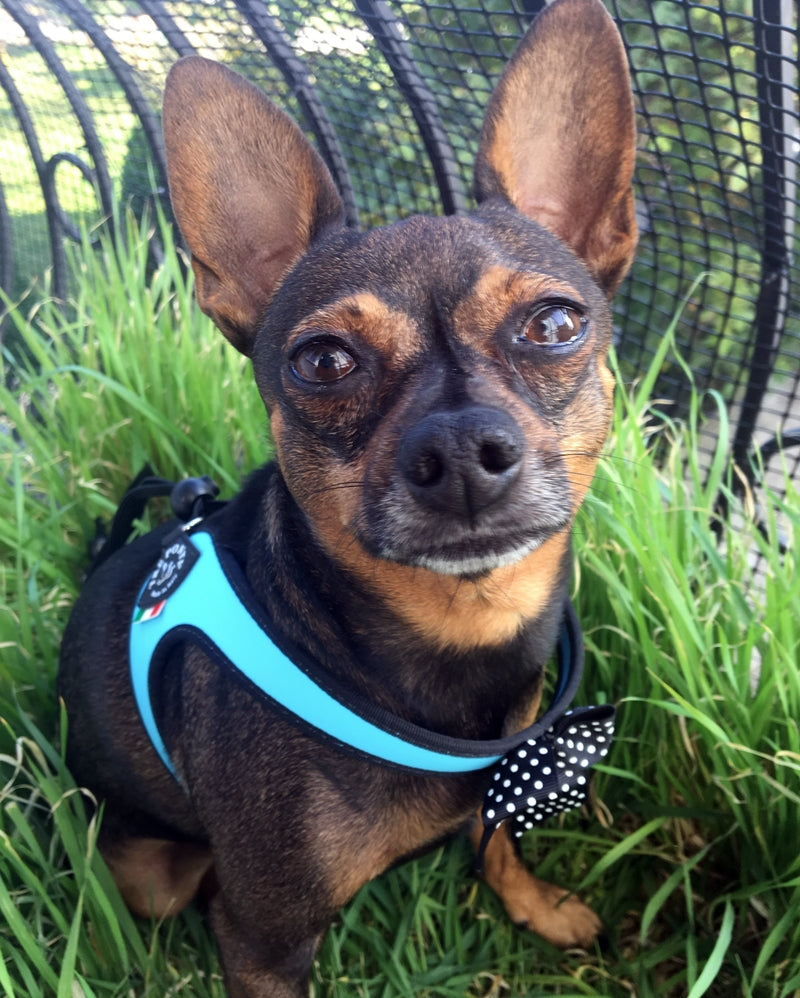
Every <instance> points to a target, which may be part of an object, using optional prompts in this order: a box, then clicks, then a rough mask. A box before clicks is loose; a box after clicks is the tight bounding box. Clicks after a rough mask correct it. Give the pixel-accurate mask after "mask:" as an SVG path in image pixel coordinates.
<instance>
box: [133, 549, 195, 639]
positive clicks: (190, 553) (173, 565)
mask: <svg viewBox="0 0 800 998" xmlns="http://www.w3.org/2000/svg"><path fill="white" fill-rule="evenodd" d="M199 557H200V552H199V551H198V550H197V548H196V547H195V546H194V544H192V542H191V541H190V540H189V538H188V537H187V536H186V534H185V533H183V531H181V530H178V531H176V532H175V533H173V534H170V535H169V536H168V537H167V538H166V540H165V541H164V546H163V548H162V549H161V557H160V558H159V559H158V564H157V565H156V567H155V568H154V569H153V571H152V572H151V573H150V577H149V579H148V580H147V582H146V583H145V585H144V589H143V590H142V593H141V596H140V597H139V599H138V601H137V603H136V605H137V606H138V607H139V608H140V609H142V610H154V609H155V608H158V610H157V612H155V613H152V614H150V615H149V616H144V615H143V616H142V619H144V620H149V619H152V618H153V617H155V616H158V613H159V612H160V611H161V609H162V607H161V606H160V605H159V604H163V603H164V602H165V601H166V600H167V598H168V597H169V596H171V595H172V593H174V592H175V590H176V589H177V588H178V586H179V585H180V584H181V583H182V582H183V580H184V579H185V578H186V576H187V575H188V574H189V572H190V571H191V569H192V566H193V565H194V563H195V562H196V561H197V559H198V558H199Z"/></svg>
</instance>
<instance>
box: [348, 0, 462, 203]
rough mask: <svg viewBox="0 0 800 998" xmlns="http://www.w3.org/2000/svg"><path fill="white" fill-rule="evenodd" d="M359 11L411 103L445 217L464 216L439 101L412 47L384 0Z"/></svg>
mask: <svg viewBox="0 0 800 998" xmlns="http://www.w3.org/2000/svg"><path fill="white" fill-rule="evenodd" d="M356 10H357V11H358V13H359V14H360V15H361V17H362V18H363V20H364V23H365V24H366V26H367V27H368V28H369V30H370V32H371V34H372V37H373V38H374V39H375V42H376V44H377V46H378V48H379V49H380V50H381V52H382V53H383V56H384V58H385V59H386V61H387V63H388V64H389V68H390V69H391V71H392V75H393V76H394V78H395V80H396V81H397V85H398V87H399V88H400V92H401V93H402V95H403V97H405V99H406V100H407V101H408V106H409V107H410V108H411V112H412V114H413V115H414V121H416V123H417V128H419V131H420V135H421V136H422V141H423V143H424V145H425V149H426V151H427V153H428V157H429V159H430V161H431V165H432V166H433V173H434V176H435V177H436V184H437V186H438V188H439V194H440V196H441V199H442V208H443V209H444V212H445V214H447V215H459V214H463V213H464V212H465V211H466V210H467V204H466V200H465V197H464V191H463V187H462V184H461V176H460V173H459V169H458V160H457V159H456V157H455V153H454V152H453V147H452V146H451V145H450V140H449V139H448V137H447V133H446V131H445V128H444V125H443V124H442V118H441V115H440V114H439V107H438V105H437V103H436V98H435V97H434V96H433V93H432V92H431V89H430V87H429V86H428V84H427V83H426V82H425V80H424V79H423V77H422V75H421V74H420V72H419V71H418V70H417V67H416V65H415V64H414V57H413V56H412V54H411V48H410V46H409V44H408V42H407V41H406V39H405V38H404V37H403V35H402V33H401V32H400V29H399V27H398V20H397V18H396V17H395V15H394V14H393V13H392V12H391V10H390V9H389V7H388V6H387V4H386V3H384V0H356Z"/></svg>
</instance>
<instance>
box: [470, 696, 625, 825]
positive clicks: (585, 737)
mask: <svg viewBox="0 0 800 998" xmlns="http://www.w3.org/2000/svg"><path fill="white" fill-rule="evenodd" d="M613 735H614V708H613V707H612V706H610V705H605V706H602V707H579V708H576V709H575V710H568V711H567V712H566V713H565V714H564V715H563V716H562V717H560V718H559V719H558V720H557V721H555V723H554V724H553V725H552V726H551V727H550V728H548V729H547V731H545V733H544V734H543V735H540V736H539V737H538V738H535V739H529V740H528V741H526V742H524V743H523V744H522V745H521V746H520V747H519V748H517V749H515V750H514V751H512V752H509V753H508V755H506V756H504V757H503V759H502V760H501V762H500V764H499V765H498V767H497V769H496V770H495V771H494V773H493V775H492V781H491V784H490V786H489V789H488V791H487V793H486V797H485V799H484V803H483V814H482V816H483V824H484V826H485V827H486V829H487V830H488V829H494V828H497V826H498V825H500V824H502V823H503V822H504V821H509V820H510V821H513V826H512V835H513V837H515V838H520V837H521V836H522V835H523V834H524V832H525V831H527V830H528V829H531V828H535V827H536V826H537V825H539V824H540V823H541V822H542V821H544V820H545V819H546V818H549V817H551V816H552V815H554V814H558V813H559V812H561V811H569V810H570V809H571V808H573V807H578V806H579V805H580V804H581V803H582V802H583V801H584V800H585V799H586V795H587V793H588V789H589V772H588V770H589V767H590V766H592V764H593V763H595V762H598V761H599V760H600V759H602V758H603V756H605V755H606V754H607V753H608V749H609V746H610V745H611V739H612V737H613Z"/></svg>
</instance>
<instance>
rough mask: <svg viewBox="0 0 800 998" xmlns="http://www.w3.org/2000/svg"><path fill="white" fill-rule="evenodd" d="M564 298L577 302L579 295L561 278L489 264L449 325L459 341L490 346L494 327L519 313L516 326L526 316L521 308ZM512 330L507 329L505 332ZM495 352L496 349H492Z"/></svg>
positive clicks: (497, 327)
mask: <svg viewBox="0 0 800 998" xmlns="http://www.w3.org/2000/svg"><path fill="white" fill-rule="evenodd" d="M558 298H565V299H567V300H569V301H574V302H576V303H580V301H581V296H580V295H579V294H578V292H577V291H576V290H575V288H573V287H572V285H571V284H567V283H566V282H564V281H558V280H555V279H553V278H551V277H547V276H545V275H536V274H524V273H520V272H519V271H517V270H512V269H510V268H508V267H501V266H497V265H496V266H493V267H489V268H488V270H486V271H485V273H483V274H482V275H481V276H480V278H479V279H478V280H477V281H476V283H475V286H474V287H473V288H472V290H471V291H470V293H469V294H468V295H467V296H466V297H465V298H464V299H463V300H462V301H460V302H459V303H458V305H457V306H456V309H455V311H454V313H453V328H454V330H455V333H456V336H457V337H458V338H459V340H460V341H461V342H462V343H465V344H466V345H467V346H470V347H472V348H473V349H475V350H479V351H482V352H483V351H486V350H487V347H488V348H489V349H491V340H492V338H493V337H494V335H495V333H496V332H497V330H498V329H499V328H500V327H501V326H502V325H503V323H505V322H508V321H509V320H510V319H511V316H512V315H513V313H514V312H515V311H516V312H519V313H520V314H519V316H518V319H519V323H520V325H521V324H522V322H523V321H524V319H525V318H527V316H526V315H525V307H526V306H528V307H533V305H534V304H535V303H536V302H537V301H542V300H543V299H551V300H552V299H558ZM514 332H515V330H514V329H513V328H510V329H509V335H510V336H512V335H514ZM495 352H496V351H495Z"/></svg>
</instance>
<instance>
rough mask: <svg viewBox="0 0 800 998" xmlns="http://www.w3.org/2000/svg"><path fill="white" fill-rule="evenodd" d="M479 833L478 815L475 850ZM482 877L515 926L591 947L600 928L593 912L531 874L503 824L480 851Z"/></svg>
mask: <svg viewBox="0 0 800 998" xmlns="http://www.w3.org/2000/svg"><path fill="white" fill-rule="evenodd" d="M482 832H483V824H482V822H481V820H480V816H479V817H478V819H477V821H475V822H474V823H473V827H472V830H471V831H470V839H471V841H472V845H473V846H474V848H475V849H476V850H477V849H478V846H479V844H480V840H481V835H482ZM483 877H484V879H485V880H486V883H487V884H489V886H490V887H491V888H492V890H493V891H495V893H496V894H497V895H498V896H499V897H500V900H501V901H502V902H503V904H504V905H505V909H506V911H507V912H508V915H509V917H510V918H511V920H512V921H513V922H514V924H515V925H518V926H520V927H521V928H527V929H531V930H532V931H533V932H535V933H537V934H538V935H540V936H541V937H542V938H543V939H545V940H547V942H549V943H551V944H552V945H553V946H558V947H560V948H561V949H568V948H569V947H570V946H584V947H585V946H591V945H592V943H593V942H594V941H595V939H596V938H597V936H598V934H599V933H600V931H601V930H602V928H603V925H602V922H601V921H600V919H599V918H598V917H597V915H595V913H594V912H593V911H592V909H591V908H589V907H587V906H586V905H585V904H584V903H583V902H582V901H579V900H578V898H576V897H574V896H573V895H570V894H568V892H567V891H565V890H564V888H563V887H557V886H556V885H555V884H550V883H547V881H545V880H539V878H538V877H534V876H533V874H532V873H531V872H530V871H529V870H528V869H527V867H526V866H525V864H524V863H523V862H522V860H521V859H520V857H519V854H518V853H517V850H516V849H515V847H514V845H513V843H512V842H511V839H510V838H509V836H508V828H507V826H506V825H501V826H500V827H499V828H498V829H497V830H496V831H495V833H494V835H492V837H491V839H490V840H489V844H488V846H487V847H486V850H485V852H484V854H483Z"/></svg>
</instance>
